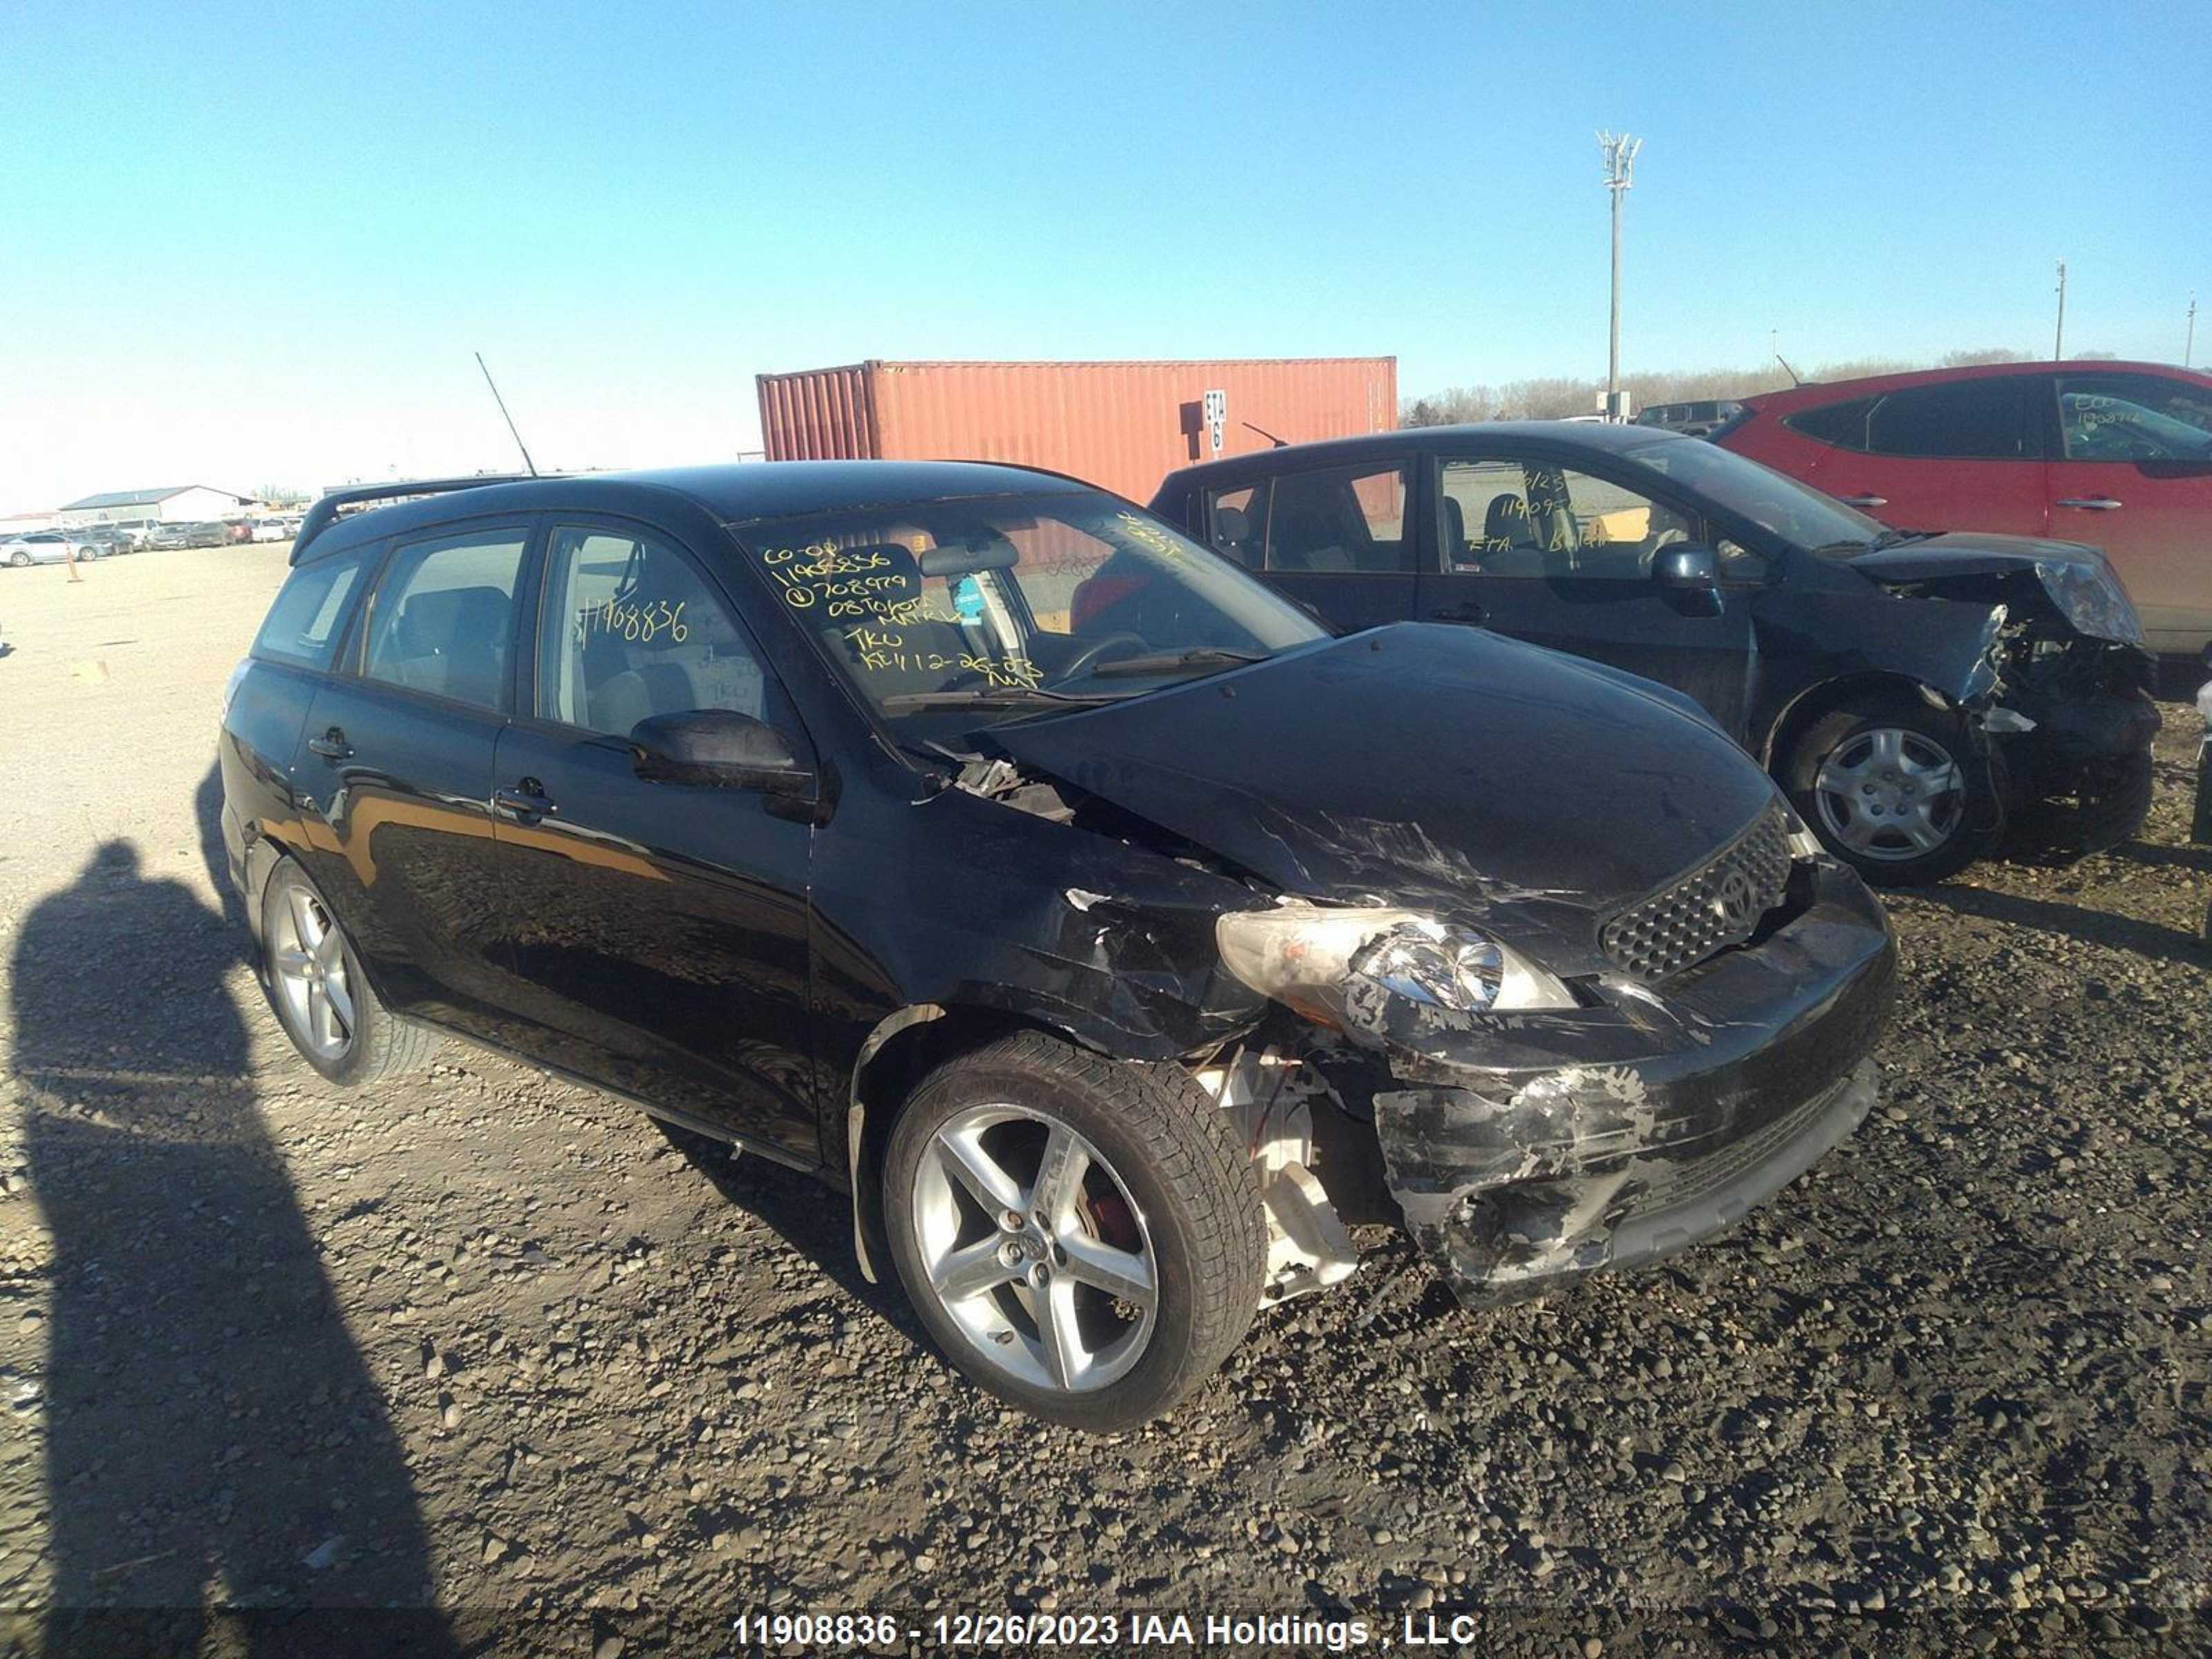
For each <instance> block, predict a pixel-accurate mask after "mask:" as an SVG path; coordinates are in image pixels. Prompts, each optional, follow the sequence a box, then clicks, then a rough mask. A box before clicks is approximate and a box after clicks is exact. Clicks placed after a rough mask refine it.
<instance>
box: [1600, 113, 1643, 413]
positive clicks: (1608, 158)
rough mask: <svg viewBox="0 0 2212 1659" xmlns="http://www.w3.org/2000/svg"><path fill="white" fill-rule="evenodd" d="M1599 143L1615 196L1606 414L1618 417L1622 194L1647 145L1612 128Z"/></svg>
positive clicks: (1608, 187)
mask: <svg viewBox="0 0 2212 1659" xmlns="http://www.w3.org/2000/svg"><path fill="white" fill-rule="evenodd" d="M1597 143H1598V148H1599V149H1601V150H1603V151H1604V152H1605V187H1606V190H1607V193H1609V194H1610V195H1611V196H1612V197H1613V318H1612V324H1611V326H1610V328H1609V329H1608V330H1607V337H1606V356H1605V417H1606V419H1607V420H1608V421H1617V420H1620V418H1621V413H1620V198H1621V197H1624V196H1626V195H1627V194H1628V187H1629V185H1632V183H1634V182H1635V179H1636V152H1637V151H1638V150H1639V149H1643V148H1644V141H1643V140H1642V139H1641V138H1632V137H1629V136H1628V135H1627V134H1626V133H1625V132H1624V133H1622V134H1621V135H1620V137H1617V138H1616V137H1613V134H1611V133H1610V132H1601V133H1600V134H1598V136H1597Z"/></svg>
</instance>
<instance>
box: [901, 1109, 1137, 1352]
mask: <svg viewBox="0 0 2212 1659" xmlns="http://www.w3.org/2000/svg"><path fill="white" fill-rule="evenodd" d="M908 1201H909V1203H911V1205H912V1206H913V1212H912V1216H913V1221H914V1235H915V1242H916V1243H917V1245H918V1247H919V1251H920V1255H921V1261H922V1263H923V1266H924V1267H925V1269H926V1270H927V1275H928V1281H929V1282H928V1293H929V1294H930V1295H932V1296H933V1297H935V1298H936V1300H937V1303H938V1305H939V1308H941V1309H942V1310H943V1311H944V1312H945V1316H946V1317H947V1318H948V1319H949V1320H950V1321H951V1324H952V1325H953V1327H954V1328H956V1329H957V1331H958V1332H959V1334H960V1335H961V1336H962V1337H963V1339H964V1340H966V1342H967V1343H968V1345H969V1348H970V1350H971V1351H972V1352H974V1353H975V1355H977V1356H978V1357H980V1358H981V1359H983V1360H984V1361H985V1362H986V1363H987V1364H989V1365H990V1366H992V1367H993V1368H994V1369H995V1370H1000V1371H1002V1372H1004V1373H1005V1374H1006V1376H1009V1377H1011V1378H1012V1379H1014V1380H1015V1381H1017V1382H1019V1383H1025V1384H1027V1385H1028V1386H1030V1387H1031V1388H1036V1389H1053V1390H1055V1391H1059V1392H1063V1393H1069V1394H1080V1393H1087V1392H1089V1391H1091V1390H1092V1389H1103V1388H1105V1387H1107V1386H1109V1384H1111V1383H1115V1382H1116V1381H1117V1380H1119V1379H1120V1378H1121V1377H1123V1376H1127V1374H1128V1372H1129V1370H1130V1369H1131V1368H1132V1367H1133V1366H1134V1365H1135V1364H1136V1363H1137V1362H1138V1360H1139V1359H1140V1358H1142V1357H1143V1355H1144V1352H1145V1349H1146V1346H1147V1345H1148V1344H1149V1343H1150V1341H1151V1340H1152V1331H1153V1327H1154V1324H1155V1322H1156V1320H1157V1317H1158V1308H1159V1268H1158V1261H1157V1258H1156V1257H1155V1255H1154V1253H1153V1249H1152V1236H1151V1234H1150V1232H1149V1231H1147V1229H1146V1223H1145V1218H1144V1215H1143V1212H1141V1211H1139V1209H1138V1207H1137V1206H1136V1204H1135V1202H1134V1201H1133V1200H1132V1199H1131V1197H1130V1195H1129V1189H1128V1188H1127V1185H1126V1184H1125V1183H1124V1182H1122V1180H1121V1177H1120V1176H1118V1175H1116V1174H1115V1171H1114V1170H1113V1167H1112V1166H1111V1165H1110V1164H1109V1163H1108V1162H1107V1161H1106V1158H1105V1157H1104V1155H1103V1154H1102V1153H1101V1152H1099V1150H1098V1149H1097V1147H1096V1146H1093V1145H1091V1142H1090V1141H1089V1140H1087V1139H1085V1138H1084V1137H1083V1136H1082V1135H1080V1134H1079V1133H1076V1132H1075V1130H1073V1128H1071V1127H1068V1126H1067V1125H1066V1124H1065V1123H1063V1122H1061V1121H1059V1120H1058V1119H1057V1118H1054V1117H1053V1116H1052V1115H1049V1114H1048V1113H1045V1112H1041V1111H1037V1110H1036V1109H1032V1108H1028V1107H1019V1106H1013V1105H1008V1104H990V1105H981V1106H975V1107H970V1108H969V1109H966V1110H964V1111H963V1112H961V1113H959V1114H958V1115H956V1116H954V1117H953V1118H951V1119H950V1120H949V1121H947V1122H945V1124H944V1125H943V1126H942V1127H940V1128H939V1130H938V1131H937V1133H935V1134H934V1135H933V1136H932V1137H931V1138H930V1141H929V1145H928V1146H927V1148H926V1149H925V1151H924V1152H923V1153H922V1156H921V1164H920V1165H919V1167H918V1168H917V1169H916V1170H915V1177H914V1187H913V1191H912V1192H911V1194H909V1196H908Z"/></svg>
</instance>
